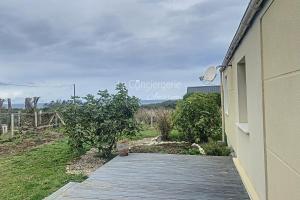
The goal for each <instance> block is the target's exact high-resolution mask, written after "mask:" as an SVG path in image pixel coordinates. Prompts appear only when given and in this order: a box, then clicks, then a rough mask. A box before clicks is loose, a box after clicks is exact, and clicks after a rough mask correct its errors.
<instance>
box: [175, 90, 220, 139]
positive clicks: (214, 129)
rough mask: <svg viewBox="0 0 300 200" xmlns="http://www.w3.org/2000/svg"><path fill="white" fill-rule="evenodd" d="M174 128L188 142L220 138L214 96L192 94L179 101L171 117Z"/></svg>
mask: <svg viewBox="0 0 300 200" xmlns="http://www.w3.org/2000/svg"><path fill="white" fill-rule="evenodd" d="M173 122H174V125H175V126H176V128H177V129H178V130H179V131H180V132H181V133H182V134H183V135H184V137H185V139H186V140H187V141H189V142H197V143H199V142H201V143H202V142H207V141H208V139H209V138H213V139H215V140H218V139H220V138H221V112H220V106H219V103H218V97H217V96H216V95H210V94H202V93H194V94H191V95H189V96H188V97H186V98H185V99H184V100H182V101H180V102H179V103H178V104H177V106H176V111H175V113H174V115H173Z"/></svg>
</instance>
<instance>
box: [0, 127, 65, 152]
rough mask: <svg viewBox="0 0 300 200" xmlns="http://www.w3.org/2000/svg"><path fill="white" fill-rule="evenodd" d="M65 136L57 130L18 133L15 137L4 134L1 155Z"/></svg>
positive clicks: (24, 149)
mask: <svg viewBox="0 0 300 200" xmlns="http://www.w3.org/2000/svg"><path fill="white" fill-rule="evenodd" d="M63 137H64V136H63V134H62V133H58V132H55V131H44V132H34V133H24V134H19V135H16V136H15V137H14V138H8V137H5V136H3V135H2V136H1V138H0V156H7V155H15V154H18V153H22V152H26V151H29V150H31V149H33V148H36V147H38V146H41V145H44V144H48V143H51V142H53V141H57V140H59V139H62V138H63Z"/></svg>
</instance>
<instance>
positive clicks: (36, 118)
mask: <svg viewBox="0 0 300 200" xmlns="http://www.w3.org/2000/svg"><path fill="white" fill-rule="evenodd" d="M34 127H35V128H37V127H38V116H37V112H36V111H34Z"/></svg>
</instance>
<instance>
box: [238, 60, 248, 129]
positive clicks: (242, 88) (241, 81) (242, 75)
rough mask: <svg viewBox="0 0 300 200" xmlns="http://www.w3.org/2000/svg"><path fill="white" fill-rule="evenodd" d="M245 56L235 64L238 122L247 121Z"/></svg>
mask: <svg viewBox="0 0 300 200" xmlns="http://www.w3.org/2000/svg"><path fill="white" fill-rule="evenodd" d="M246 77H247V76H246V60H245V57H244V58H243V59H241V61H240V62H239V63H238V65H237V80H238V105H239V123H248V109H247V79H246Z"/></svg>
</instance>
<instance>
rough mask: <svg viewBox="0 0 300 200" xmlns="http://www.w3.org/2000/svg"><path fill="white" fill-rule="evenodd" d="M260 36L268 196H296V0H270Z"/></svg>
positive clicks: (299, 169)
mask: <svg viewBox="0 0 300 200" xmlns="http://www.w3.org/2000/svg"><path fill="white" fill-rule="evenodd" d="M262 38H263V43H262V44H263V74H264V76H263V79H264V91H265V93H264V104H265V129H266V131H265V133H266V150H267V175H268V176H267V177H268V196H269V199H270V200H277V199H278V200H282V199H289V200H299V199H300V144H299V142H300V1H299V0H275V1H273V3H272V5H271V6H270V8H269V9H268V11H267V12H266V13H265V15H264V17H263V18H262Z"/></svg>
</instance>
